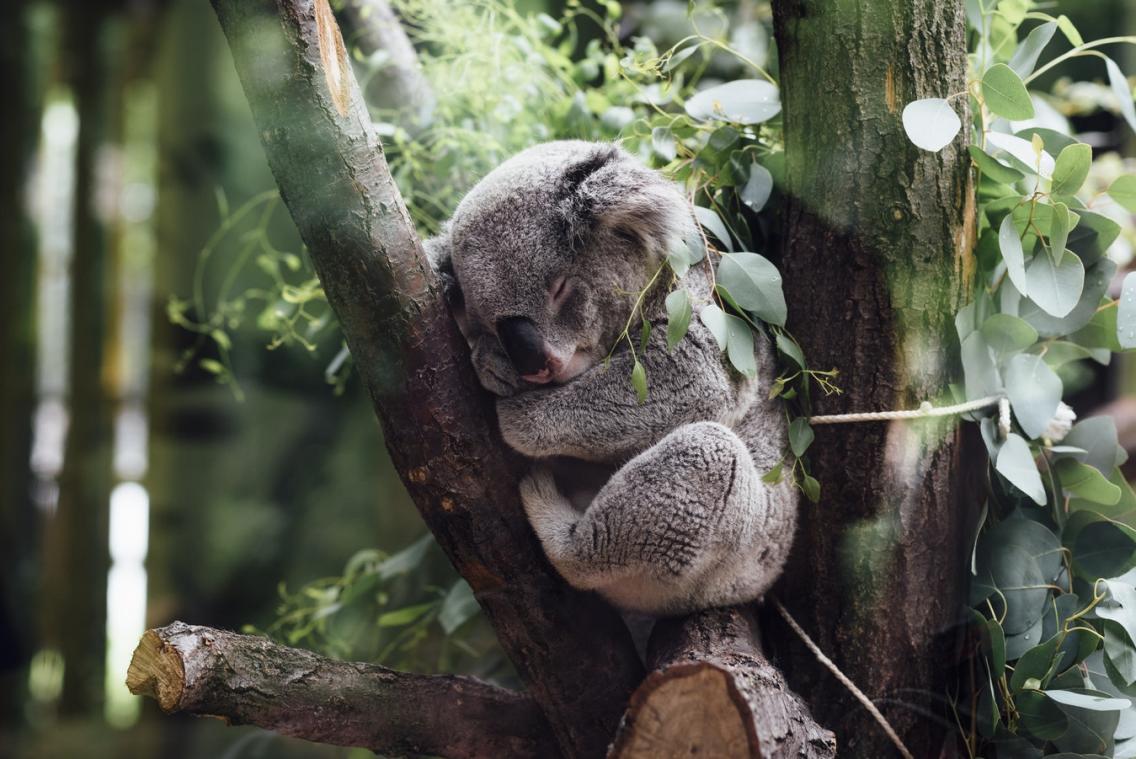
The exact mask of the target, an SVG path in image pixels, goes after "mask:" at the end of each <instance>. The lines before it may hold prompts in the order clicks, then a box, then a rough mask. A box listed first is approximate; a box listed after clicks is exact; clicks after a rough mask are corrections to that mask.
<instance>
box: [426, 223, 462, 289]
mask: <svg viewBox="0 0 1136 759" xmlns="http://www.w3.org/2000/svg"><path fill="white" fill-rule="evenodd" d="M422 247H423V248H424V249H425V250H426V258H427V259H429V261H430V266H432V267H433V269H434V273H436V274H437V275H438V279H440V280H441V281H442V292H443V293H444V294H445V296H446V300H447V301H448V302H449V304H450V305H451V306H454V305H460V304H461V303H462V300H463V298H462V292H461V288H460V287H459V286H458V279H457V277H456V276H455V275H454V260H453V252H452V249H451V247H450V227H449V224H446V226H444V227H442V230H441V231H440V232H439V233H438V234H437V236H435V237H431V238H430V239H429V240H426V241H425V242H424V243H422Z"/></svg>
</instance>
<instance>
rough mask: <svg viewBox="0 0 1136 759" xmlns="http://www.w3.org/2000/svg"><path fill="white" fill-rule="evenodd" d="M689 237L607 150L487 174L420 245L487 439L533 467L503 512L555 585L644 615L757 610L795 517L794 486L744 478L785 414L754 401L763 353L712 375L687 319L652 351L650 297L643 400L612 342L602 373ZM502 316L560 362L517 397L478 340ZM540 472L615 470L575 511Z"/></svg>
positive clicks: (774, 452) (634, 170)
mask: <svg viewBox="0 0 1136 759" xmlns="http://www.w3.org/2000/svg"><path fill="white" fill-rule="evenodd" d="M694 231H695V227H694V221H693V219H692V217H691V214H690V210H689V206H688V205H687V203H686V200H685V199H684V198H683V197H682V195H681V193H680V192H679V191H678V189H677V188H676V187H675V186H674V185H672V184H671V183H670V182H668V181H667V180H665V179H664V178H663V177H662V176H660V175H659V174H658V173H656V172H653V171H650V170H648V169H646V168H645V167H643V166H642V165H641V164H639V163H638V162H637V161H635V160H634V159H633V158H632V157H631V156H630V155H628V154H627V153H625V152H624V151H622V150H620V149H618V148H616V147H614V146H611V145H605V144H598V143H587V142H553V143H548V144H545V145H539V146H537V147H534V148H531V149H529V150H526V151H524V152H522V153H520V154H519V155H517V156H515V157H514V158H512V159H510V160H509V161H507V162H505V163H504V164H502V165H501V166H500V167H499V168H497V169H496V170H494V171H493V172H492V173H490V174H489V175H488V176H487V177H486V178H485V179H483V180H482V181H481V182H480V183H479V184H478V185H477V186H476V187H474V188H473V190H472V191H471V192H470V193H469V195H467V196H466V198H465V199H464V200H463V201H462V202H461V204H460V205H459V206H458V209H457V211H456V212H455V214H454V217H453V219H452V220H451V221H450V223H449V225H448V226H447V229H446V230H445V231H444V232H443V234H442V235H440V236H439V237H437V238H434V239H433V240H431V241H429V243H428V246H427V247H428V252H429V254H430V257H431V260H432V261H433V263H434V265H435V266H436V267H437V268H438V269H439V271H440V272H442V273H443V275H444V276H451V277H452V279H451V280H450V282H449V283H448V292H449V295H450V297H451V303H452V304H453V305H454V312H455V316H456V317H457V319H458V322H459V324H460V325H461V328H462V332H463V334H464V335H465V336H466V339H467V340H468V341H469V343H470V345H471V347H472V348H473V362H474V366H475V368H476V370H477V374H478V377H479V378H480V380H481V382H482V384H483V385H484V386H485V387H486V389H488V390H489V391H491V392H493V393H495V394H496V395H498V396H500V398H499V400H498V402H497V411H498V420H499V423H500V425H501V432H502V435H503V436H504V439H505V441H506V442H507V443H508V444H509V445H510V446H512V447H513V448H515V449H516V450H517V451H519V452H521V453H523V454H525V455H526V456H528V457H530V458H533V459H534V460H536V461H535V463H534V468H533V471H532V473H531V475H530V476H529V477H528V478H526V479H525V480H524V481H523V482H522V485H521V496H522V500H523V501H524V504H525V510H526V512H527V514H528V516H529V520H530V522H531V523H532V526H533V529H534V530H535V532H536V533H537V536H538V537H539V538H540V540H541V543H542V544H543V546H544V549H545V552H546V553H547V554H548V557H549V559H550V560H551V561H552V563H553V564H554V565H555V566H556V568H557V570H558V571H559V572H560V574H561V575H562V576H563V577H564V578H565V579H566V580H568V582H570V583H571V584H572V585H574V586H576V587H579V588H584V589H592V590H596V591H598V592H600V593H601V594H603V595H604V596H605V597H606V598H607V599H608V600H610V601H611V602H612V603H613V604H615V605H617V606H619V607H621V608H623V609H627V610H634V611H640V612H646V613H651V614H678V613H684V612H689V611H693V610H696V609H700V608H706V607H711V606H720V605H728V604H733V603H740V602H744V601H749V600H752V599H754V598H757V597H760V596H761V595H762V594H763V593H764V592H765V591H766V590H767V589H768V588H769V586H770V585H771V584H772V583H773V581H774V580H775V579H776V578H777V576H778V574H779V573H780V571H781V568H782V566H783V564H784V562H785V559H786V557H787V555H788V551H789V548H790V544H791V542H792V537H793V531H794V528H795V525H796V520H797V498H796V492H795V490H794V488H793V486H792V485H791V484H789V483H787V482H783V483H781V484H778V485H768V484H766V483H763V482H762V481H761V474H762V473H764V472H766V471H768V470H769V469H770V468H772V467H773V466H774V465H775V464H776V463H777V461H779V460H780V459H781V457H782V455H783V451H784V447H785V423H784V414H783V412H782V411H781V409H780V407H779V405H778V404H777V403H776V402H774V401H770V400H768V399H767V398H766V395H767V394H766V393H765V392H764V390H765V389H766V388H767V387H768V383H769V380H770V377H771V374H772V372H773V364H772V357H771V352H770V349H769V346H768V344H767V343H766V341H764V340H761V339H759V340H758V341H757V343H758V344H757V354H758V355H757V358H758V377H757V379H755V380H746V379H745V378H743V377H741V376H740V375H738V374H737V373H736V372H734V371H733V370H731V369H730V368H729V367H728V366H727V365H726V363H725V360H724V357H723V355H722V352H721V351H720V350H719V349H718V346H717V344H716V343H715V341H714V338H713V336H712V335H711V334H710V333H709V330H707V329H706V327H705V326H703V325H702V323H701V321H700V320H699V319H698V316H697V313H696V315H695V317H694V319H693V320H692V321H691V326H690V331H689V333H688V335H687V337H686V338H684V339H683V340H682V341H681V342H680V343H679V344H678V346H676V348H675V350H674V351H673V352H668V351H667V348H666V337H665V335H666V313H665V308H664V306H663V298H662V296H663V294H665V290H666V288H655V290H656V291H655V292H653V293H652V294H651V295H650V296H649V297H648V298H647V301H646V303H645V306H644V309H645V314H646V316H647V318H648V320H649V321H650V322H651V324H652V327H653V329H652V331H651V337H650V340H649V342H648V345H647V349H646V351H644V352H643V353H642V354H641V355H640V356H639V358H640V361H641V362H642V363H643V365H644V367H645V368H646V371H647V378H648V383H649V388H650V391H649V394H648V398H647V400H646V402H645V403H643V404H639V403H638V402H637V400H636V397H635V391H634V389H633V388H632V386H631V383H630V380H629V377H630V374H631V366H632V357H631V355H630V352H629V351H628V350H627V349H626V344H624V345H622V346H619V347H618V348H617V350H616V352H615V354H614V355H613V356H612V358H611V361H610V366H607V367H605V366H604V365H603V363H602V359H603V358H604V356H606V355H607V354H608V352H609V351H610V350H611V348H612V346H613V345H614V344H615V342H616V340H617V338H618V336H619V334H620V333H621V332H622V331H623V328H624V325H625V324H626V323H627V319H628V317H629V315H630V311H631V307H632V303H633V300H634V295H635V294H636V293H638V292H639V291H640V290H642V289H643V288H644V287H645V286H646V284H647V282H648V280H649V278H650V276H651V275H652V274H653V273H654V272H655V271H656V270H657V269H658V267H659V265H660V264H661V262H662V261H663V259H664V257H665V255H666V251H667V248H668V246H669V245H670V244H672V241H675V240H677V239H680V238H681V237H683V236H684V235H688V234H691V233H693V232H694ZM561 276H567V277H568V278H569V281H570V282H571V290H570V295H568V296H567V298H566V299H565V300H563V302H562V303H560V304H554V303H553V302H552V298H551V297H550V286H553V285H555V283H556V282H557V281H558V278H559V277H561ZM682 285H683V286H685V287H686V288H687V289H688V290H690V291H691V293H692V295H693V296H694V300H695V303H696V306H695V309H696V311H697V310H699V309H700V308H701V307H702V306H704V305H706V304H708V303H709V302H710V297H709V296H710V283H709V280H708V277H707V274H706V271H705V267H704V266H696V267H694V268H692V269H691V271H690V272H689V273H687V275H686V276H685V277H684V278H683V282H682ZM511 316H524V317H527V318H529V319H531V320H532V321H533V322H534V323H535V324H536V325H537V327H538V329H539V330H540V332H541V334H542V335H543V336H544V337H545V340H546V342H547V343H548V345H549V346H550V348H551V349H552V350H554V351H556V352H558V355H561V354H562V355H563V356H565V357H566V361H567V363H566V368H565V370H564V372H563V376H558V377H557V381H556V382H554V383H552V384H548V385H531V384H529V383H527V382H525V381H524V380H522V379H521V377H519V376H518V375H517V373H516V371H515V370H514V369H513V368H512V365H511V364H510V362H509V359H508V357H507V356H506V355H505V353H504V351H503V349H502V348H501V345H500V343H499V342H498V341H497V339H496V336H495V334H494V324H496V323H497V320H498V319H501V318H503V317H511ZM636 331H637V330H636ZM554 457H570V458H571V459H577V460H583V461H587V462H593V463H594V464H596V465H599V466H601V467H605V466H606V467H607V468H608V470H611V471H614V474H613V475H611V477H610V479H608V480H607V481H606V483H604V484H603V485H602V487H600V488H599V490H598V493H597V492H596V491H595V489H594V488H592V489H590V490H587V492H586V495H584V496H581V493H580V492H579V488H577V489H576V491H577V492H573V483H572V482H571V478H569V480H568V481H566V480H565V478H564V476H563V466H564V465H563V459H562V458H555V459H554ZM554 461H555V462H557V465H558V466H559V467H560V469H561V477H560V482H561V483H562V484H559V485H558V483H557V479H556V478H555V477H554V476H553V473H552V470H551V469H550V468H549V466H548V465H549V464H550V463H552V462H554ZM582 498H583V500H584V504H580V501H581V499H582ZM574 503H575V504H576V505H574ZM581 505H586V508H584V509H583V510H582V511H581V509H580V506H581Z"/></svg>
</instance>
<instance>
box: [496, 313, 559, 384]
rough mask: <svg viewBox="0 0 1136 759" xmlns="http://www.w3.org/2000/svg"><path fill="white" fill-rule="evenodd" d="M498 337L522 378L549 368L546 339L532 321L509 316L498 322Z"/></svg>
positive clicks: (521, 317)
mask: <svg viewBox="0 0 1136 759" xmlns="http://www.w3.org/2000/svg"><path fill="white" fill-rule="evenodd" d="M497 337H498V339H500V341H501V345H502V347H504V348H505V353H507V354H508V355H509V361H511V362H512V363H513V368H515V369H516V370H517V373H518V374H520V375H521V376H522V377H523V376H525V375H533V374H539V373H540V372H541V371H543V370H544V369H546V368H547V367H548V356H547V354H545V352H544V337H543V336H541V334H540V331H539V330H538V329H537V328H536V325H535V324H534V323H533V322H532V320H531V319H526V318H525V317H523V316H509V317H506V318H504V319H498V320H497Z"/></svg>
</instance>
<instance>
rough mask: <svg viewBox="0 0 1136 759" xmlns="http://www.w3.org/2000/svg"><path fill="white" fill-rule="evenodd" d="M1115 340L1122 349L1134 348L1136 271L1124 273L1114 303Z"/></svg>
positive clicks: (1135, 342)
mask: <svg viewBox="0 0 1136 759" xmlns="http://www.w3.org/2000/svg"><path fill="white" fill-rule="evenodd" d="M1116 340H1117V342H1119V343H1120V347H1121V348H1123V349H1124V350H1131V349H1132V348H1136V272H1129V273H1128V274H1125V275H1124V285H1123V286H1122V287H1121V289H1120V300H1119V302H1118V303H1117V304H1116Z"/></svg>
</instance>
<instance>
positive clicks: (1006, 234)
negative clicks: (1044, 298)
mask: <svg viewBox="0 0 1136 759" xmlns="http://www.w3.org/2000/svg"><path fill="white" fill-rule="evenodd" d="M998 247H999V249H1000V250H1001V251H1002V260H1003V261H1005V262H1006V274H1007V275H1008V276H1009V277H1010V281H1011V282H1013V283H1014V287H1016V288H1017V289H1018V292H1020V293H1021V294H1022V295H1028V294H1029V284H1028V282H1027V280H1026V260H1025V252H1024V251H1023V250H1022V238H1021V236H1020V235H1019V234H1018V228H1017V226H1015V225H1014V219H1013V217H1012V216H1007V217H1006V218H1004V219H1002V225H1001V226H1000V227H999V229H998Z"/></svg>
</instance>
